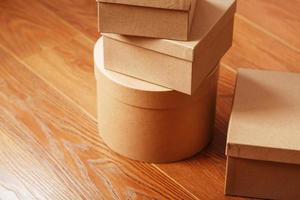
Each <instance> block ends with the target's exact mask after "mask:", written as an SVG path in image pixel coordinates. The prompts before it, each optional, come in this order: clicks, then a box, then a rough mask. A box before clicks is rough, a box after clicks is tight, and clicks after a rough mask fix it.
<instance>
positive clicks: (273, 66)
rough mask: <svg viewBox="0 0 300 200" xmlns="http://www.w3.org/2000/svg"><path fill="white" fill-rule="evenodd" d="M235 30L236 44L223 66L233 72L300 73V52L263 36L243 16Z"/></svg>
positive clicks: (239, 18)
mask: <svg viewBox="0 0 300 200" xmlns="http://www.w3.org/2000/svg"><path fill="white" fill-rule="evenodd" d="M234 29H235V30H234V43H233V46H232V48H231V49H230V50H229V52H228V53H227V54H226V55H225V57H224V58H223V60H222V63H223V64H226V65H227V66H230V67H231V68H233V69H238V68H240V67H243V68H256V69H266V70H277V71H292V72H299V71H300V67H299V63H300V52H298V51H296V50H295V49H291V48H289V47H288V46H286V45H284V44H282V42H280V41H278V40H277V39H276V38H273V37H270V36H269V35H268V34H266V33H264V32H261V31H260V30H259V29H257V28H256V27H255V26H253V24H252V23H249V22H248V20H245V18H244V17H242V16H240V15H237V16H236V18H235V28H234Z"/></svg>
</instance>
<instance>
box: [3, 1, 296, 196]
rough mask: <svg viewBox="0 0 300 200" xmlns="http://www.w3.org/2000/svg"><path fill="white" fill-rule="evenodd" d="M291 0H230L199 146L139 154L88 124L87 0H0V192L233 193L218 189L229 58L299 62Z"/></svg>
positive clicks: (91, 35) (285, 64)
mask: <svg viewBox="0 0 300 200" xmlns="http://www.w3.org/2000/svg"><path fill="white" fill-rule="evenodd" d="M299 9H300V0H289V1H286V0H251V1H249V0H238V11H237V14H236V19H235V31H234V44H233V47H232V48H231V50H230V51H229V52H228V53H227V54H226V56H225V57H224V59H223V60H222V62H221V63H222V64H221V65H222V69H221V75H220V84H219V94H218V101H217V117H216V123H215V133H214V140H213V142H212V143H211V144H210V146H209V147H208V148H207V149H206V150H205V151H203V152H202V153H201V154H199V155H197V156H196V157H194V158H191V159H189V160H186V161H183V162H178V163H171V164H159V165H154V164H144V163H139V162H134V161H131V160H128V159H125V158H122V157H120V156H118V155H116V154H115V153H113V152H111V151H110V150H109V149H108V148H107V147H106V146H105V145H104V143H103V141H102V139H101V138H100V137H99V136H98V133H97V129H96V96H95V95H96V92H95V79H94V74H93V58H92V49H93V45H94V43H95V41H96V39H97V37H98V33H97V27H96V5H95V1H93V0H78V1H74V0H51V1H48V0H26V1H24V0H13V1H11V0H1V1H0V199H1V200H2V199H3V200H10V199H24V200H29V199H51V200H56V199H64V200H75V199H76V200H77V199H90V200H98V199H217V200H219V199H231V198H232V199H233V197H225V196H224V195H223V187H224V176H225V162H226V158H225V155H224V148H225V141H226V132H227V126H228V120H229V115H230V111H231V104H232V96H233V90H234V84H235V78H236V71H237V69H238V68H241V67H243V68H257V69H268V70H269V69H273V70H279V71H292V72H300V39H299V36H300V12H299Z"/></svg>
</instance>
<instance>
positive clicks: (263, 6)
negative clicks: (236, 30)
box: [237, 0, 300, 52]
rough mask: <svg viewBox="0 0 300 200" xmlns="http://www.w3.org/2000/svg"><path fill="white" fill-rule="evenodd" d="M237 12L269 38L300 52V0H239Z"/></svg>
mask: <svg viewBox="0 0 300 200" xmlns="http://www.w3.org/2000/svg"><path fill="white" fill-rule="evenodd" d="M237 5H238V6H237V12H238V13H239V14H240V15H242V16H244V17H245V18H247V19H248V20H249V21H251V22H252V23H254V24H256V25H258V26H259V27H260V29H263V30H262V31H265V32H268V33H269V36H271V37H276V39H277V40H279V41H282V43H284V44H286V45H287V46H290V47H291V48H293V49H297V50H298V52H299V51H300V40H299V35H300V14H299V8H300V1H299V0H288V1H286V0H251V1H249V0H238V4H237Z"/></svg>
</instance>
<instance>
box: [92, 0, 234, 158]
mask: <svg viewBox="0 0 300 200" xmlns="http://www.w3.org/2000/svg"><path fill="white" fill-rule="evenodd" d="M235 9H236V2H235V0H152V1H148V0H147V1H146V0H98V13H99V29H100V31H101V32H102V37H101V38H100V39H99V40H98V42H97V44H96V46H95V73H96V78H97V87H98V88H97V90H98V118H99V132H100V134H101V136H102V138H103V139H104V141H105V142H106V144H107V145H108V146H109V147H110V148H111V149H112V150H114V151H115V152H117V153H119V154H121V155H124V156H127V157H129V158H132V159H136V160H141V161H147V162H170V161H176V160H181V159H184V158H187V157H190V156H192V155H194V154H196V153H197V152H199V151H200V150H201V149H202V148H203V147H205V146H206V145H207V144H208V142H209V141H210V138H211V130H212V126H213V122H214V112H215V101H216V91H217V80H218V69H219V67H218V63H219V61H220V59H221V58H222V56H223V55H224V54H225V53H226V51H227V50H228V49H229V48H230V46H231V44H232V34H233V20H234V13H235Z"/></svg>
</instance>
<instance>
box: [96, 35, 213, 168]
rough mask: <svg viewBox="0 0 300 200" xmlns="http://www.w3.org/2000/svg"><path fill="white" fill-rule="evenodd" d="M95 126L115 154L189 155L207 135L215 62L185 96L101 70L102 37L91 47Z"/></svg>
mask: <svg viewBox="0 0 300 200" xmlns="http://www.w3.org/2000/svg"><path fill="white" fill-rule="evenodd" d="M94 59H95V75H96V79H97V103H98V129H99V132H100V135H101V137H102V138H103V140H104V142H105V143H106V144H107V145H108V146H109V147H110V148H111V149H112V150H113V151H115V152H117V153H119V154H121V155H123V156H126V157H128V158H131V159H135V160H140V161H145V162H154V163H161V162H172V161H177V160H182V159H185V158H188V157H190V156H193V155H194V154H196V153H197V152H199V151H200V150H201V149H202V148H203V147H205V146H206V145H207V144H208V142H209V141H210V138H211V133H212V126H213V122H214V113H215V102H216V90H217V80H218V66H216V68H215V69H214V70H213V71H212V72H211V73H210V75H209V76H208V77H207V79H206V80H205V81H204V82H203V83H202V85H201V86H200V87H199V89H198V90H197V91H196V92H195V93H194V94H193V95H192V96H190V95H186V94H183V93H180V92H177V91H174V90H170V89H167V88H164V87H161V86H158V85H155V84H151V83H148V82H145V81H142V80H138V79H135V78H132V77H129V76H126V75H122V74H119V73H116V72H113V71H109V70H106V69H104V66H103V39H102V38H100V39H99V40H98V41H97V43H96V46H95V49H94Z"/></svg>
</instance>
